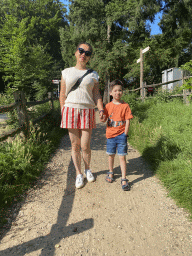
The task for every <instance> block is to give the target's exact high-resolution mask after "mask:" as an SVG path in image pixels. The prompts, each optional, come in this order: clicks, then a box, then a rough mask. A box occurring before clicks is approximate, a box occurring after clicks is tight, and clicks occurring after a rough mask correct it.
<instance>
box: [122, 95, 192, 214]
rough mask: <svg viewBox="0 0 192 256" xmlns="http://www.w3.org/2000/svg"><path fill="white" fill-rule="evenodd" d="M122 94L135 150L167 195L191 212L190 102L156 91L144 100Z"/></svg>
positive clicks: (191, 133)
mask: <svg viewBox="0 0 192 256" xmlns="http://www.w3.org/2000/svg"><path fill="white" fill-rule="evenodd" d="M136 97H138V96H136V95H134V94H125V95H124V100H125V101H126V102H128V103H129V104H130V107H131V109H132V112H133V115H134V119H133V120H132V121H131V127H130V133H129V135H130V140H129V142H130V144H131V145H133V146H134V147H135V148H137V149H138V150H139V152H140V153H141V154H142V156H143V157H144V159H145V160H146V161H147V162H148V163H149V164H150V165H151V168H152V170H153V172H154V173H155V174H157V176H158V177H159V179H160V180H161V181H162V182H163V184H164V185H165V186H166V188H167V190H168V192H169V195H170V196H171V197H172V198H174V199H175V201H176V202H177V204H178V205H179V206H180V207H184V208H186V209H188V210H189V211H190V214H191V216H192V200H191V198H192V102H191V104H190V105H189V106H187V105H185V104H183V101H182V99H178V98H177V99H176V98H175V99H173V98H171V97H170V95H168V93H166V94H163V93H159V94H157V95H156V97H155V98H153V99H148V100H145V102H144V103H142V102H140V101H137V100H136Z"/></svg>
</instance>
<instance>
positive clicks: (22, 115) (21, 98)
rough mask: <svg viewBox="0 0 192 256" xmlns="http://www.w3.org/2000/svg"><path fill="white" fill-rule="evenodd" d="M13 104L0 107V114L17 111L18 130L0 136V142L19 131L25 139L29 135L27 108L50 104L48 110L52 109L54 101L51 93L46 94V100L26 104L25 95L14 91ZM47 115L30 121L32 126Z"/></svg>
mask: <svg viewBox="0 0 192 256" xmlns="http://www.w3.org/2000/svg"><path fill="white" fill-rule="evenodd" d="M13 96H14V99H15V102H14V103H11V104H9V105H7V106H0V113H5V112H10V111H12V110H14V109H15V108H16V109H17V114H18V119H19V128H16V129H12V130H10V131H8V132H6V133H3V134H2V135H0V142H1V141H4V140H6V139H7V138H8V137H12V136H14V135H16V134H18V133H20V132H21V131H23V133H24V135H25V137H28V135H29V116H28V113H27V107H31V106H36V105H40V104H44V103H46V102H50V110H53V109H54V106H53V101H54V100H56V99H54V98H53V93H52V92H50V93H48V99H46V100H42V101H33V102H27V101H26V99H25V94H24V93H23V92H21V91H16V92H14V93H13ZM48 114H49V113H46V114H44V115H42V116H40V117H38V118H36V119H34V120H32V123H33V125H34V124H36V123H38V122H39V121H41V120H42V119H44V118H45V117H46V116H47V115H48Z"/></svg>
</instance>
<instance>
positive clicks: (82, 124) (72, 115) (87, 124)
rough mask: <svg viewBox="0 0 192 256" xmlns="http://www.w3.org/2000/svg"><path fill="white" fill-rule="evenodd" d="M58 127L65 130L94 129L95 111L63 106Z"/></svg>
mask: <svg viewBox="0 0 192 256" xmlns="http://www.w3.org/2000/svg"><path fill="white" fill-rule="evenodd" d="M60 127H61V128H67V129H92V128H96V122H95V110H94V109H79V108H70V107H65V106H63V108H62V114H61V126H60Z"/></svg>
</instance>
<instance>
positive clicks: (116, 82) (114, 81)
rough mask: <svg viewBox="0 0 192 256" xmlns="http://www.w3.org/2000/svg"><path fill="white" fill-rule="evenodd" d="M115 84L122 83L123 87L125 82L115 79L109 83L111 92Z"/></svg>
mask: <svg viewBox="0 0 192 256" xmlns="http://www.w3.org/2000/svg"><path fill="white" fill-rule="evenodd" d="M115 85H121V87H122V88H123V82H122V81H121V80H118V79H116V80H113V81H112V82H111V83H110V84H109V91H110V92H111V91H112V90H113V87H114V86H115Z"/></svg>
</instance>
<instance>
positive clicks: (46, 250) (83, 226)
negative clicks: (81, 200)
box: [0, 159, 94, 256]
mask: <svg viewBox="0 0 192 256" xmlns="http://www.w3.org/2000/svg"><path fill="white" fill-rule="evenodd" d="M73 169H74V166H73V162H72V159H71V161H70V164H69V166H68V174H67V187H66V190H65V193H64V195H63V199H62V203H61V206H60V209H59V211H58V218H57V223H56V224H54V225H53V226H52V228H51V231H50V233H49V234H48V235H46V236H41V237H37V238H35V239H32V240H30V241H28V242H25V243H23V244H20V245H16V246H13V247H11V248H8V249H5V250H2V251H0V255H1V256H9V255H10V256H13V255H19V256H22V255H25V254H26V253H31V252H33V251H37V250H40V249H41V254H40V255H42V256H48V255H49V256H52V255H54V252H55V245H56V244H58V243H59V242H60V241H61V239H63V238H65V237H69V236H72V235H75V234H78V233H81V232H84V231H86V230H89V229H91V228H92V227H93V225H94V221H93V219H92V218H90V219H84V220H82V221H79V222H77V223H74V224H71V225H69V226H66V224H67V221H68V218H69V215H70V213H71V210H72V205H73V201H74V196H75V187H74V184H72V182H71V174H72V173H73ZM73 183H74V182H73ZM69 195H70V198H69ZM66 200H67V202H66ZM66 204H67V205H66ZM66 206H67V207H66Z"/></svg>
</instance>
